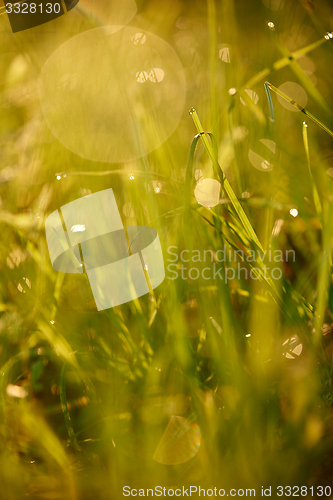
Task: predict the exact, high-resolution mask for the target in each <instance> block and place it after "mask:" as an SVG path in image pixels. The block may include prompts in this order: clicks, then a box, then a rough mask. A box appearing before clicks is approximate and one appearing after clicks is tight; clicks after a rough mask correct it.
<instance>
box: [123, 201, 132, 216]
mask: <svg viewBox="0 0 333 500" xmlns="http://www.w3.org/2000/svg"><path fill="white" fill-rule="evenodd" d="M123 214H124V215H125V216H126V217H134V215H135V214H134V209H133V207H132V203H131V202H128V203H125V205H124V206H123Z"/></svg>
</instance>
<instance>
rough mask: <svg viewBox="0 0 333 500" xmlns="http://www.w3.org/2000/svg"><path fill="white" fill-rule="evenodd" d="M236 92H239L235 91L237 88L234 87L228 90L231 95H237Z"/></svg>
mask: <svg viewBox="0 0 333 500" xmlns="http://www.w3.org/2000/svg"><path fill="white" fill-rule="evenodd" d="M236 92H237V90H236V89H235V87H232V88H231V89H229V90H228V94H229V95H235V94H236Z"/></svg>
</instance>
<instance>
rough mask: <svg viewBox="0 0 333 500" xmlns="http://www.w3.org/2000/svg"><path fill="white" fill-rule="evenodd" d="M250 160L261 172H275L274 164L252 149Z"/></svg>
mask: <svg viewBox="0 0 333 500" xmlns="http://www.w3.org/2000/svg"><path fill="white" fill-rule="evenodd" d="M249 160H250V162H251V163H252V165H253V166H254V167H255V168H256V169H258V170H260V171H261V172H270V171H271V170H273V165H272V163H270V162H269V161H268V160H265V158H263V157H262V156H260V155H258V154H257V153H255V152H254V151H252V149H250V150H249Z"/></svg>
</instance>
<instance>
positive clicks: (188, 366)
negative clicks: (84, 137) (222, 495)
mask: <svg viewBox="0 0 333 500" xmlns="http://www.w3.org/2000/svg"><path fill="white" fill-rule="evenodd" d="M266 4H267V2H266ZM123 5H124V6H125V5H126V4H125V3H124V4H123ZM123 8H125V7H123ZM167 10H168V12H166V11H165V10H162V9H161V6H160V4H159V2H158V1H157V0H156V1H151V2H145V1H143V0H142V1H141V2H138V13H137V16H136V17H135V18H134V19H132V21H131V22H130V24H131V25H133V26H138V29H139V30H142V31H144V30H148V31H152V32H154V33H155V34H157V35H158V36H161V37H162V38H164V39H165V40H166V41H167V42H168V43H170V44H171V46H172V47H173V48H174V49H175V51H176V52H177V55H178V57H179V59H180V61H181V63H182V66H183V69H184V73H185V76H186V81H187V92H186V96H185V99H184V103H183V104H184V112H183V114H182V116H181V119H180V122H179V124H178V127H177V129H176V130H175V132H174V133H173V134H172V135H171V136H170V137H169V138H168V139H167V140H166V141H165V142H163V144H161V146H160V147H159V148H157V149H156V150H155V151H153V152H151V153H149V154H148V155H146V156H143V157H141V158H137V159H134V160H131V161H129V162H127V163H117V164H111V163H100V162H97V161H93V160H87V159H84V158H81V157H80V156H78V155H76V154H74V153H72V152H71V151H69V150H68V149H66V148H65V147H64V146H63V145H62V144H61V143H60V142H59V141H57V139H56V138H55V137H54V136H53V135H52V133H51V131H50V130H49V128H48V126H47V124H46V122H45V119H44V117H43V112H42V109H41V105H40V100H39V95H38V91H37V82H38V77H39V74H40V71H41V69H42V67H43V65H44V63H45V61H46V60H47V59H48V57H49V56H50V55H51V54H52V53H53V51H54V50H55V49H56V48H57V47H58V46H59V45H60V44H61V43H63V42H65V41H66V40H69V39H70V38H71V37H72V36H73V35H75V34H77V33H80V32H82V31H84V30H86V29H90V28H91V27H95V26H97V21H96V19H93V18H90V17H89V15H88V14H87V11H85V7H84V6H83V7H80V9H79V8H77V9H74V10H73V11H72V12H71V13H69V14H67V15H66V16H63V17H62V18H59V19H57V20H55V21H52V22H51V23H48V24H45V25H43V26H41V27H40V28H38V29H34V30H28V31H26V32H21V33H17V34H15V35H13V34H12V33H11V32H10V27H9V24H8V20H7V18H6V16H5V15H3V16H0V24H1V30H0V40H1V43H0V95H1V101H0V102H1V106H2V108H1V114H0V136H1V143H0V157H1V160H2V162H1V170H0V202H1V203H0V226H1V235H2V237H1V239H0V273H1V279H0V336H1V343H0V358H1V359H0V365H1V368H0V373H1V377H0V389H1V403H0V448H1V459H0V460H1V467H0V471H1V472H0V476H1V484H2V490H3V491H4V492H5V497H6V499H8V500H10V499H15V500H16V499H20V498H24V497H26V496H27V497H28V498H36V499H57V498H59V499H71V500H72V499H78V500H86V499H87V500H88V499H93V498H94V499H110V498H116V499H118V498H122V488H123V486H125V485H130V486H131V488H147V487H153V486H155V485H162V486H165V487H170V488H175V487H182V486H183V485H184V486H188V485H198V486H199V485H200V486H201V487H205V488H211V487H213V488H214V486H216V487H220V488H224V489H225V490H226V491H227V490H228V489H230V488H237V489H246V488H255V489H256V492H257V495H256V496H260V491H261V487H262V486H263V487H265V488H268V487H269V486H271V487H272V490H273V491H275V492H276V488H277V486H288V485H289V486H292V487H293V486H302V485H303V486H307V487H308V488H310V487H311V486H313V487H314V489H315V490H314V491H317V490H316V487H317V486H326V485H329V486H331V487H332V491H333V484H332V483H333V481H332V472H333V461H332V445H333V440H332V431H333V425H332V424H333V420H332V404H333V397H332V394H333V391H332V370H333V368H332V366H333V365H332V359H333V357H332V356H333V348H332V345H333V344H332V340H333V334H332V332H333V327H332V325H333V320H332V318H333V300H332V298H333V287H332V222H331V221H332V215H333V214H332V210H333V205H332V182H333V181H332V172H331V164H332V154H333V153H332V139H331V135H332V132H331V131H332V128H333V116H332V113H331V111H330V109H332V107H333V98H332V90H331V88H332V85H331V84H332V57H333V54H332V39H331V38H330V37H328V38H327V37H326V38H325V34H326V32H328V31H329V30H330V29H332V26H330V25H329V21H328V20H329V19H330V18H331V17H332V7H331V6H330V5H329V3H328V2H325V1H324V0H320V2H318V3H316V5H315V7H314V8H313V9H310V11H309V5H308V4H306V5H305V3H304V2H298V1H296V0H295V1H294V0H292V1H290V2H286V3H285V5H284V7H283V9H281V10H278V11H273V10H270V9H268V8H267V7H265V6H264V5H263V4H262V3H261V2H259V1H256V2H254V3H251V5H249V2H239V3H237V5H236V4H234V2H232V1H231V0H226V1H225V2H214V1H213V0H209V1H208V2H207V4H206V2H204V1H198V2H190V1H188V2H186V1H182V2H176V1H170V2H169V3H168V9H167ZM115 15H116V14H115ZM100 22H101V23H103V19H101V18H100ZM104 22H106V20H104ZM268 22H274V25H275V31H274V33H272V32H271V30H270V29H269V28H268V27H267V23H268ZM184 27H185V28H186V29H184ZM226 46H228V47H229V49H230V63H227V62H224V61H223V60H221V59H220V58H219V50H220V49H221V48H223V47H224V48H225V47H226ZM305 55H306V58H305V57H304V56H305ZM281 56H282V58H281ZM98 57H100V58H101V61H102V62H103V64H108V62H110V63H112V61H108V54H99V56H98ZM309 68H310V70H309ZM311 68H312V69H311ZM309 71H310V73H309ZM306 72H307V73H306ZM267 79H268V80H269V83H268V82H267V83H266V85H265V81H266V80H267ZM286 81H293V82H296V83H298V84H299V85H301V86H302V87H303V88H304V90H305V91H306V93H307V96H308V103H307V104H306V109H304V108H303V107H302V106H300V105H298V104H297V102H296V99H295V98H294V97H292V96H287V95H286V94H285V93H283V92H282V91H280V90H279V86H280V84H282V83H283V82H286ZM232 88H234V89H235V90H236V92H230V89H232ZM248 89H250V90H253V91H254V92H255V93H256V94H257V96H258V97H259V100H258V102H257V103H255V102H254V101H253V100H252V99H251V97H250V96H249V95H248V94H247V93H246V92H245V90H248ZM276 94H279V96H280V97H282V98H284V99H285V100H286V101H288V102H289V103H290V102H291V101H293V103H294V104H293V105H294V107H295V109H296V108H299V107H300V108H301V111H302V113H297V112H292V111H290V110H288V109H285V108H284V107H283V106H282V105H281V104H280V102H278V101H277V99H276ZM240 97H242V99H243V101H244V103H245V104H246V105H244V104H242V103H241V101H240ZM147 99H148V97H147ZM148 102H149V101H148ZM192 107H194V110H193V109H192ZM169 108H170V106H169V104H168V103H166V104H164V103H162V104H161V106H160V108H158V110H157V111H156V110H155V109H154V110H153V108H152V109H149V108H148V109H147V108H146V109H145V112H147V113H148V112H151V119H152V120H155V122H154V121H151V122H148V121H147V122H145V121H143V123H145V124H146V125H147V127H149V133H150V134H154V133H155V134H158V133H159V132H160V127H161V124H163V123H164V122H163V120H164V117H165V116H167V115H168V112H169V111H170V109H169ZM190 109H191V115H189V114H188V110H190ZM139 111H140V110H139ZM304 114H305V115H306V116H307V118H309V120H308V121H307V123H305V122H303V120H304ZM199 117H200V119H199ZM152 123H155V124H156V126H155V128H154V127H153V126H152ZM141 132H142V131H141V130H140V131H135V138H136V140H138V141H139V140H140V137H141ZM133 137H134V136H133ZM130 139H131V136H129V140H130ZM262 139H264V140H266V141H273V142H274V143H275V149H274V148H273V149H270V148H269V147H268V146H266V144H269V145H271V142H266V143H264V142H261V140H262ZM133 140H134V139H133ZM112 141H115V138H114V137H113V136H112V135H110V144H112ZM271 146H272V145H271ZM250 150H251V151H253V152H254V153H255V154H256V155H257V156H259V157H260V158H262V160H263V161H264V164H263V165H264V167H266V169H265V168H263V167H262V162H261V164H259V167H258V165H257V166H256V168H255V166H254V165H253V164H251V161H250V159H249V151H250ZM267 165H273V168H272V169H270V168H267ZM200 176H203V177H204V178H205V179H214V180H216V181H219V182H220V184H221V193H220V198H221V201H220V203H218V204H216V205H215V206H211V207H208V206H203V205H201V204H199V203H198V202H197V200H196V198H195V196H194V189H195V187H196V185H197V180H198V178H199V179H200ZM107 188H112V189H113V191H114V193H115V196H116V199H117V203H118V206H119V209H120V212H121V214H122V217H123V220H124V223H125V225H126V226H131V225H133V226H134V225H142V226H145V225H151V226H152V227H154V228H155V229H157V231H158V234H159V237H160V241H161V245H162V248H163V253H164V259H165V267H166V279H165V280H164V282H163V283H162V284H161V285H160V286H159V287H158V288H156V289H154V290H153V291H151V292H150V294H147V295H146V296H144V297H142V298H139V299H137V300H135V301H133V302H130V303H127V304H124V305H122V306H117V307H115V308H113V309H108V310H105V311H101V312H97V310H96V307H95V303H94V299H93V296H92V293H91V289H90V286H89V283H88V280H87V277H86V276H85V275H83V276H82V275H74V274H73V275H70V274H66V275H65V274H62V273H58V272H56V271H54V270H53V269H52V266H51V263H50V260H49V256H48V249H47V244H46V239H45V230H44V221H45V218H46V217H47V216H48V215H49V214H50V213H51V212H52V211H54V210H56V209H57V208H58V207H60V206H62V205H63V204H65V203H68V202H69V201H72V200H74V199H76V198H79V197H81V196H84V195H86V194H89V193H90V192H97V191H99V190H103V189H107ZM295 210H296V212H295ZM292 214H294V215H295V214H296V215H297V216H295V217H294V216H293V215H292ZM223 249H225V250H226V262H225V263H223V262H221V257H220V256H221V251H222V250H223ZM231 249H233V250H238V251H239V254H240V255H241V257H242V258H243V260H244V263H243V264H242V265H243V266H244V268H245V269H246V270H247V274H248V275H247V276H246V273H245V271H243V272H242V274H241V275H240V276H239V278H234V279H229V277H230V275H231V274H232V273H231V269H236V265H238V263H240V262H241V259H238V260H237V263H235V262H234V261H233V259H231V261H230V262H229V250H231ZM277 251H280V252H281V254H283V255H284V256H285V255H286V252H288V251H289V252H291V251H293V252H294V254H291V253H289V255H295V258H293V259H291V260H288V261H286V259H285V258H284V259H283V260H284V261H283V262H281V261H276V262H274V266H275V268H277V269H278V270H280V271H281V273H277V271H275V272H276V274H278V276H279V279H276V277H275V276H276V275H275V274H274V272H273V271H272V269H271V261H272V259H270V257H269V255H270V254H269V252H273V255H274V252H277ZM171 252H173V253H175V254H176V255H177V259H176V261H175V262H174V260H175V259H174V256H173V254H172V253H171ZM182 252H184V253H182ZM181 255H183V256H184V260H181ZM195 255H197V256H198V255H199V256H200V259H201V261H199V260H198V258H197V260H196V259H195V258H194V256H195ZM251 255H254V256H255V258H254V259H252V260H250V259H249V257H250V256H251ZM204 256H206V257H205V258H206V261H204ZM171 265H174V267H172V266H171ZM181 265H182V266H183V269H182V268H181V267H180V266H181ZM170 266H171V267H170ZM177 266H178V267H177ZM265 266H269V267H270V270H268V271H267V274H266V275H264V274H263V272H264V269H265ZM207 267H208V268H209V272H210V273H212V272H213V270H214V269H215V270H219V274H218V275H216V277H215V279H213V278H211V279H205V277H204V276H205V274H204V273H205V272H206V275H207V270H206V271H204V269H205V268H207ZM251 269H252V270H253V274H252V275H251V276H252V278H251V277H249V273H250V271H251ZM175 270H176V271H177V273H178V278H177V279H172V278H173V276H174V274H173V272H175ZM196 270H199V271H198V272H199V277H198V279H193V277H195V276H196V273H197V271H196ZM181 272H183V273H184V276H185V278H184V279H182V278H181ZM191 277H192V278H191ZM300 345H302V352H301V354H299V355H297V354H294V355H293V354H292V352H293V351H294V350H295V349H296V348H297V347H298V346H300ZM297 352H299V350H298V351H297ZM13 386H14V387H15V386H16V389H13ZM15 390H16V392H13V391H15ZM17 391H21V392H17ZM22 391H23V392H22ZM15 394H16V396H17V394H19V395H20V396H21V397H15ZM174 416H177V417H182V418H184V419H187V420H186V422H187V424H186V425H187V426H188V428H189V429H190V431H188V434H186V432H185V430H184V429H185V427H182V426H181V425H180V429H178V430H179V434H177V433H176V432H174V434H173V435H172V436H171V437H170V434H169V435H168V437H167V438H164V440H163V436H165V431H166V429H167V428H168V425H169V423H170V419H172V417H174ZM177 422H184V421H182V420H178V421H177ZM175 425H176V424H175ZM169 429H170V428H169ZM198 429H199V431H198ZM182 432H183V433H184V434H183V435H182ZM198 432H200V435H201V441H200V447H199V449H198V447H197V444H198ZM184 436H185V437H184ZM166 441H167V442H166ZM195 451H197V453H195ZM310 491H311V490H308V497H309V498H311V494H310V493H309V492H310ZM327 491H328V490H327ZM272 496H273V498H274V493H273V495H272ZM275 496H276V494H275ZM312 496H315V494H313V495H312ZM328 496H330V495H328Z"/></svg>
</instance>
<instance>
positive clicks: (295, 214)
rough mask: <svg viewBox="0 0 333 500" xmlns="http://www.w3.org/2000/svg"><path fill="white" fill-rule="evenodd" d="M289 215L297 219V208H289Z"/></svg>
mask: <svg viewBox="0 0 333 500" xmlns="http://www.w3.org/2000/svg"><path fill="white" fill-rule="evenodd" d="M289 213H290V215H292V216H293V217H297V215H298V210H297V208H291V209H290V210H289Z"/></svg>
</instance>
